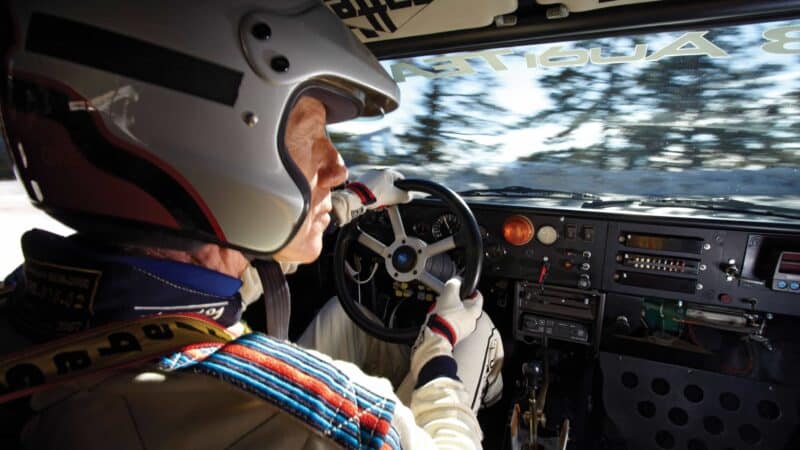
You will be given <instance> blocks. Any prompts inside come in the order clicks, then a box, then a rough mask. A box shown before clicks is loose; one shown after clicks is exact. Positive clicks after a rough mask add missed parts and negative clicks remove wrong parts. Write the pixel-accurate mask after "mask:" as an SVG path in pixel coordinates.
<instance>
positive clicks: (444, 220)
mask: <svg viewBox="0 0 800 450" xmlns="http://www.w3.org/2000/svg"><path fill="white" fill-rule="evenodd" d="M460 229H461V224H460V223H459V222H458V217H456V215H455V214H453V213H446V214H442V215H441V216H439V217H437V218H436V220H434V221H433V223H432V224H431V235H432V236H433V238H434V239H437V240H438V239H442V238H446V237H447V236H452V235H454V234H456V233H457V232H458V230H460Z"/></svg>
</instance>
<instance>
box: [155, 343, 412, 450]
mask: <svg viewBox="0 0 800 450" xmlns="http://www.w3.org/2000/svg"><path fill="white" fill-rule="evenodd" d="M189 353H193V354H189ZM161 368H162V369H163V370H167V371H171V370H182V371H192V372H196V373H202V374H207V375H211V376H213V377H216V378H219V379H221V380H224V381H227V382H228V383H231V384H233V385H236V386H239V387H240V388H242V389H244V390H246V391H248V392H251V393H253V394H255V395H257V396H259V397H261V398H262V399H264V400H266V401H268V402H269V403H272V404H274V405H276V406H278V407H279V408H281V409H282V410H284V411H286V412H288V413H290V414H292V415H294V416H295V417H297V418H299V419H301V420H302V421H303V422H305V423H307V424H309V425H311V426H312V427H313V428H315V429H316V430H318V431H320V432H321V433H322V434H324V435H325V436H327V437H329V438H331V439H333V440H334V441H335V442H337V443H339V444H340V445H342V446H343V447H345V448H349V449H374V450H390V449H399V448H400V439H399V436H398V434H397V431H396V430H395V429H394V428H393V427H392V426H391V420H392V415H393V413H394V408H395V403H394V401H392V400H390V399H388V398H384V397H381V396H379V395H376V394H374V393H372V392H371V391H369V390H367V389H365V388H364V387H362V386H360V385H358V384H356V383H353V382H352V381H351V380H350V379H349V378H348V377H347V376H345V375H344V374H343V373H342V372H341V371H339V369H337V368H336V367H334V366H333V365H331V364H330V363H328V362H326V361H323V360H320V359H319V358H317V357H315V356H313V355H311V354H309V353H308V352H307V351H306V350H304V349H302V348H300V347H297V346H295V345H293V344H290V343H287V342H284V341H279V340H276V339H274V338H272V337H269V336H266V335H263V334H261V333H252V334H247V335H244V336H242V337H240V338H238V339H236V340H234V341H231V342H229V343H227V344H224V345H222V346H221V347H220V348H218V349H217V350H216V351H209V349H208V348H192V349H189V350H188V351H184V352H182V353H180V354H177V355H172V356H169V357H166V358H163V359H162V360H161Z"/></svg>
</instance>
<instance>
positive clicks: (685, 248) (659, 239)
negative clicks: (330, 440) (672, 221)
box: [623, 233, 703, 255]
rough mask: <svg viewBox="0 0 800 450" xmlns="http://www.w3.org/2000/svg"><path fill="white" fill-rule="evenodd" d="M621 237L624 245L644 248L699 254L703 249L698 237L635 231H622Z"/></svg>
mask: <svg viewBox="0 0 800 450" xmlns="http://www.w3.org/2000/svg"><path fill="white" fill-rule="evenodd" d="M623 237H624V243H625V245H626V246H628V247H631V248H640V249H644V250H660V251H667V252H680V253H693V254H695V255H699V254H700V253H701V251H702V249H703V240H702V239H698V238H686V237H673V236H659V235H654V234H635V233H624V234H623Z"/></svg>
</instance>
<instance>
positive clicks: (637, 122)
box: [524, 28, 800, 170]
mask: <svg viewBox="0 0 800 450" xmlns="http://www.w3.org/2000/svg"><path fill="white" fill-rule="evenodd" d="M705 38H706V39H708V40H709V41H710V42H713V43H714V44H716V45H718V46H719V47H721V48H723V49H724V50H725V51H726V52H727V53H728V54H729V55H731V56H732V57H731V58H725V57H722V58H712V57H710V56H707V55H700V56H677V57H666V58H663V59H659V60H657V61H652V62H649V63H643V64H609V65H593V64H589V65H586V66H580V67H568V68H562V69H541V70H548V71H550V72H551V73H548V74H546V75H544V76H542V77H540V78H539V79H538V82H539V85H540V86H542V87H543V88H545V89H546V90H547V91H548V93H549V96H550V99H551V101H552V105H553V106H552V107H551V108H548V109H546V110H543V111H540V112H538V113H537V114H534V115H532V116H530V117H528V118H526V119H525V120H526V121H540V122H550V123H555V124H558V125H560V126H561V127H562V131H561V132H559V133H558V134H557V135H555V136H552V137H550V138H549V139H548V141H547V144H550V145H554V144H561V145H559V148H560V149H561V150H555V151H552V152H537V153H534V154H532V155H530V156H529V157H526V158H524V159H525V160H528V161H556V160H565V159H568V160H569V161H570V162H572V163H576V164H587V165H591V166H599V167H603V168H607V169H632V168H637V167H648V168H656V169H659V168H660V169H671V170H680V169H683V168H688V167H707V168H723V169H733V168H741V167H748V166H751V165H754V164H755V165H757V166H764V167H775V166H782V165H792V166H794V165H796V164H797V163H798V152H797V151H786V148H787V146H792V145H794V146H795V148H796V143H797V142H798V140H800V134H799V133H798V124H799V123H800V116H799V115H798V114H796V113H792V111H797V108H798V106H800V101H798V100H800V99H798V96H797V95H796V93H795V94H793V95H782V96H776V91H780V90H781V89H785V86H779V85H778V86H777V87H778V89H776V83H781V81H776V79H775V78H774V75H775V74H776V73H792V72H793V70H792V68H791V65H793V64H796V59H795V58H792V57H787V58H786V63H784V64H776V63H766V62H759V60H758V58H757V54H758V53H759V52H762V50H761V48H760V46H761V44H762V43H763V41H762V40H761V33H760V32H758V33H754V32H753V30H752V29H749V28H722V29H717V30H712V31H710V32H709V33H708V34H707V35H706V36H705ZM609 42H610V41H609V40H599V41H592V42H581V43H580V47H581V48H585V49H589V48H592V47H603V46H608V44H609ZM613 43H614V44H615V45H616V46H621V47H623V48H626V47H627V48H630V49H633V48H634V45H635V44H637V43H640V42H637V41H636V40H635V39H633V38H614V40H613ZM620 44H622V45H620ZM654 50H655V49H650V51H649V54H651V55H652V54H653V52H654ZM789 82H794V83H797V81H796V80H795V79H792V80H791V81H789ZM784 83H785V81H784ZM591 123H594V124H598V125H599V126H600V128H601V130H602V131H601V133H602V137H601V139H600V142H599V143H596V144H593V145H589V146H586V147H578V146H575V145H573V146H569V144H570V143H573V142H575V141H577V140H578V139H579V138H580V134H581V133H582V132H584V133H585V130H581V127H583V126H585V125H586V124H591Z"/></svg>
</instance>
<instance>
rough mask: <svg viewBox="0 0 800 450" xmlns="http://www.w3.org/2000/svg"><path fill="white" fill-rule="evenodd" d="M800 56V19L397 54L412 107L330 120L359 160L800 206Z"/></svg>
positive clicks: (512, 181) (456, 184) (459, 176)
mask: <svg viewBox="0 0 800 450" xmlns="http://www.w3.org/2000/svg"><path fill="white" fill-rule="evenodd" d="M799 61H800V21H791V22H786V21H782V22H771V23H762V24H748V25H739V26H731V27H724V28H712V29H700V30H689V31H680V32H664V33H654V34H645V35H636V36H622V37H613V38H603V39H593V40H584V41H574V42H559V43H548V44H542V45H530V46H521V47H510V48H498V49H490V50H485V51H477V52H469V53H457V54H446V55H429V56H423V57H417V58H412V59H400V60H387V61H383V64H384V66H385V67H386V69H387V70H388V71H389V72H390V73H391V74H392V75H393V77H394V78H395V79H396V80H397V81H398V83H399V85H400V87H401V92H402V101H401V106H400V109H399V110H398V111H396V112H393V113H391V114H389V115H387V116H386V117H384V118H383V119H381V120H378V121H361V122H350V123H346V124H341V125H336V126H332V127H330V131H331V135H332V137H333V138H334V141H335V143H336V144H337V147H338V148H339V150H340V151H341V153H342V154H343V155H344V157H345V160H346V161H347V163H348V165H349V167H350V168H351V171H352V172H355V173H356V174H357V173H358V172H359V171H361V170H363V169H364V168H366V167H369V166H373V165H392V166H397V167H398V168H399V169H400V170H401V171H403V172H404V173H406V175H407V176H411V177H417V176H424V177H427V178H433V179H436V180H437V181H440V182H443V183H445V184H447V185H449V186H450V187H452V188H453V189H455V190H465V189H476V188H487V187H491V188H499V187H503V186H508V185H522V186H527V187H531V188H536V189H555V190H563V191H578V192H593V193H597V194H603V195H610V196H612V197H613V196H619V195H653V196H654V195H658V196H702V197H719V196H729V197H734V198H744V199H746V200H748V201H750V202H755V203H759V204H772V205H776V206H781V207H789V208H794V209H800V70H798V62H799Z"/></svg>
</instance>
